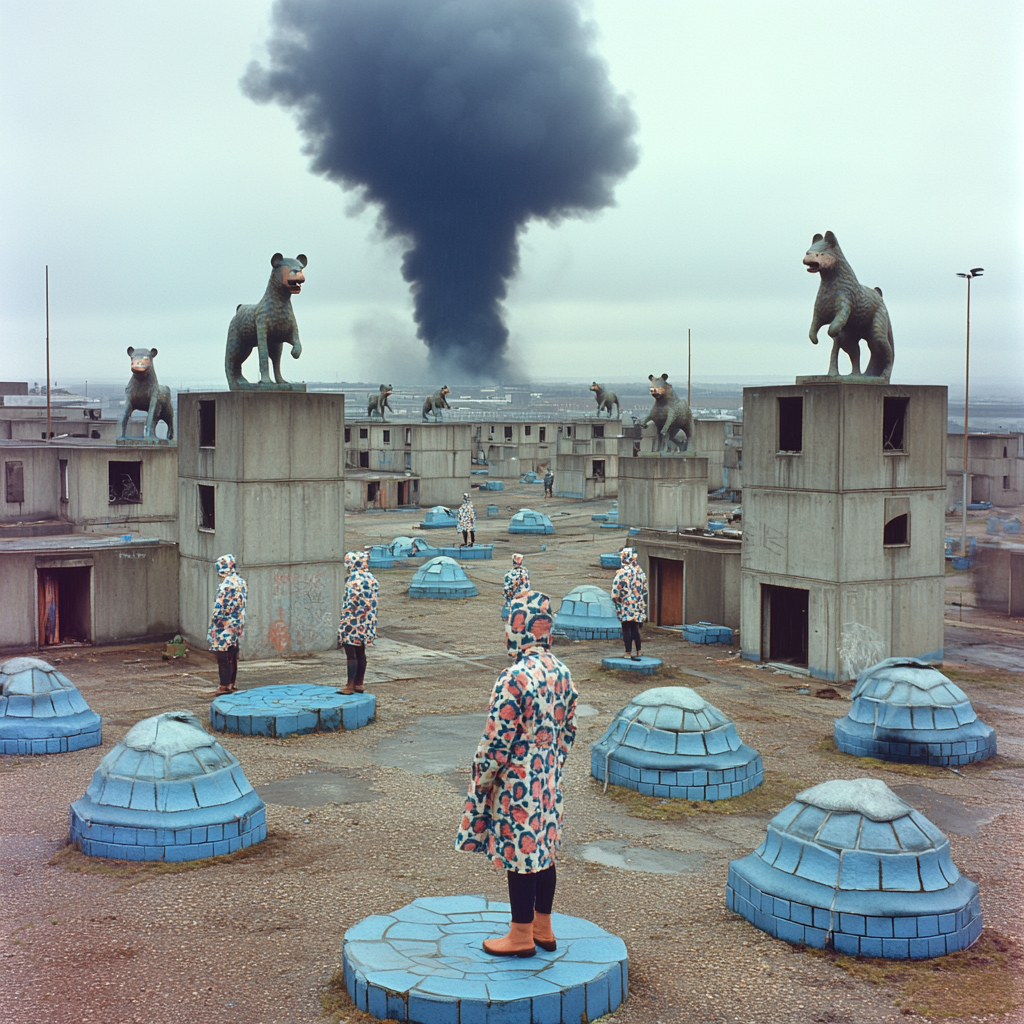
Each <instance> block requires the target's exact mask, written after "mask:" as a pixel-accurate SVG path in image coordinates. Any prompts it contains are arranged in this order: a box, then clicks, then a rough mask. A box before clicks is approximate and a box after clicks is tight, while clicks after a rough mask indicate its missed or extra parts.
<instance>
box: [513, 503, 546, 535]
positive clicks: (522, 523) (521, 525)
mask: <svg viewBox="0 0 1024 1024" xmlns="http://www.w3.org/2000/svg"><path fill="white" fill-rule="evenodd" d="M508 532H509V533H554V532H555V528H554V527H553V526H552V525H551V520H550V519H548V517H547V516H546V515H544V513H543V512H534V511H533V509H532V508H521V509H520V510H519V511H518V512H517V513H516V514H515V515H514V516H513V517H512V518H511V519H510V520H509V521H508Z"/></svg>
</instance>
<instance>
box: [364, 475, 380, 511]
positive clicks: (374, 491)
mask: <svg viewBox="0 0 1024 1024" xmlns="http://www.w3.org/2000/svg"><path fill="white" fill-rule="evenodd" d="M379 498H380V481H374V482H373V483H368V484H367V485H366V503H367V504H368V505H375V504H376V503H377V500H378V499H379Z"/></svg>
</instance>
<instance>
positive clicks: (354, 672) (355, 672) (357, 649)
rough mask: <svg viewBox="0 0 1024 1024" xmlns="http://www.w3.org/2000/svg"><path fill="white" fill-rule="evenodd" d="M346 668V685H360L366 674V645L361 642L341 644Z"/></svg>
mask: <svg viewBox="0 0 1024 1024" xmlns="http://www.w3.org/2000/svg"><path fill="white" fill-rule="evenodd" d="M341 646H342V647H344V648H345V659H346V661H347V665H346V668H347V669H348V685H349V686H362V685H363V676H365V675H366V647H365V646H364V645H363V644H342V645H341Z"/></svg>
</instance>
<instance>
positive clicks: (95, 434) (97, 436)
mask: <svg viewBox="0 0 1024 1024" xmlns="http://www.w3.org/2000/svg"><path fill="white" fill-rule="evenodd" d="M89 436H90V437H91V438H92V439H93V440H94V441H98V440H99V439H100V432H99V431H98V430H94V431H92V433H90V434H89Z"/></svg>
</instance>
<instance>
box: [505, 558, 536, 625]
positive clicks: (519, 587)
mask: <svg viewBox="0 0 1024 1024" xmlns="http://www.w3.org/2000/svg"><path fill="white" fill-rule="evenodd" d="M529 589H530V574H529V573H528V572H527V571H526V568H525V566H524V565H523V556H522V555H513V556H512V568H511V569H509V571H508V572H507V573H505V583H504V586H503V587H502V593H503V594H504V595H505V605H504V607H503V608H502V609H501V621H502V622H508V610H509V607H510V605H511V603H512V599H513V598H514V597H518V596H519V595H520V594H522V593H523V592H524V591H526V590H529Z"/></svg>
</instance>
